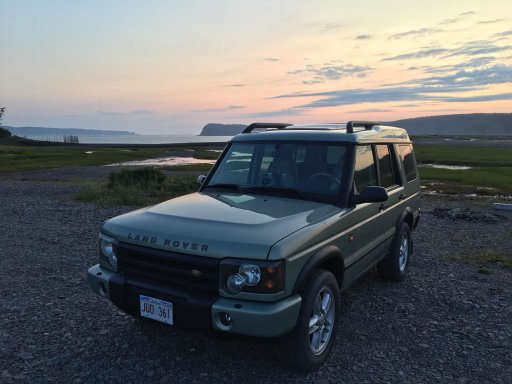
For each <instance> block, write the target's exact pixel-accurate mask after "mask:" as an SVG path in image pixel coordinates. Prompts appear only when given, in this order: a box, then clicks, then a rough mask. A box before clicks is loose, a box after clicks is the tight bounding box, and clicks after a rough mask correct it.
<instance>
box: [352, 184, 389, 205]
mask: <svg viewBox="0 0 512 384" xmlns="http://www.w3.org/2000/svg"><path fill="white" fill-rule="evenodd" d="M388 197H389V196H388V193H387V192H386V189H385V188H384V187H374V186H371V187H364V188H363V190H362V191H361V193H358V194H357V195H355V196H354V202H355V203H356V204H362V203H380V202H382V201H386V200H387V199H388Z"/></svg>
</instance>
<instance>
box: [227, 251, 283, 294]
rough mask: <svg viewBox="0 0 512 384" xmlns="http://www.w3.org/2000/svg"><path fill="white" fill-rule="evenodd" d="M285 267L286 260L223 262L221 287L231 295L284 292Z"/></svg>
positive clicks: (228, 260) (232, 260) (233, 260)
mask: <svg viewBox="0 0 512 384" xmlns="http://www.w3.org/2000/svg"><path fill="white" fill-rule="evenodd" d="M284 265H285V264H284V260H280V261H259V260H250V261H249V260H237V259H226V260H223V261H221V263H220V287H221V289H223V290H224V291H225V292H226V293H230V294H237V293H240V292H242V291H243V292H248V293H249V292H250V293H267V294H273V293H278V292H281V291H284Z"/></svg>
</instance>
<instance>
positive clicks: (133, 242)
mask: <svg viewBox="0 0 512 384" xmlns="http://www.w3.org/2000/svg"><path fill="white" fill-rule="evenodd" d="M198 181H199V182H200V187H199V191H198V192H196V193H192V194H189V195H185V196H181V197H177V198H175V199H172V200H169V201H166V202H163V203H161V204H157V205H155V206H151V207H147V208H143V209H139V210H136V211H134V212H130V213H127V214H124V215H121V216H118V217H114V218H112V219H110V220H108V221H106V222H105V224H104V225H103V228H102V229H101V232H100V235H99V264H97V265H95V266H93V267H91V268H90V269H89V271H88V278H89V283H90V286H91V288H92V290H93V291H94V292H96V293H98V294H100V295H101V296H103V297H106V298H108V299H109V300H110V301H112V302H113V303H114V304H115V305H117V306H118V307H119V308H121V309H122V310H123V311H125V312H127V313H129V314H132V315H135V316H142V317H146V318H150V319H153V320H156V321H160V322H162V323H165V324H167V325H176V326H194V327H198V328H203V329H213V330H216V331H219V332H227V333H233V334H241V335H251V336H259V337H265V338H274V340H275V343H274V345H275V350H276V353H277V356H278V357H279V358H280V359H281V360H282V361H283V362H284V363H286V364H289V365H291V366H293V367H296V368H298V369H302V370H314V369H317V368H318V367H319V366H320V365H321V364H322V363H323V362H324V361H325V359H326V358H327V357H328V355H329V352H330V350H331V348H332V346H333V343H334V340H335V336H336V333H337V331H338V328H339V327H340V325H339V319H340V316H341V314H340V292H343V291H344V290H346V289H347V288H348V287H349V286H350V285H351V284H353V283H354V282H355V281H356V280H357V279H358V278H359V277H361V276H362V275H363V274H364V273H365V272H367V271H368V270H369V269H370V268H372V267H374V266H376V268H377V270H378V272H379V273H380V275H381V276H382V277H383V278H386V279H391V280H397V281H399V280H402V279H404V277H405V276H406V275H407V272H408V270H409V265H410V260H411V255H412V249H413V248H412V240H411V231H413V230H414V229H415V227H416V225H417V223H418V219H419V217H420V208H419V205H420V180H419V177H418V172H417V169H416V162H415V159H414V153H413V147H412V143H411V141H410V139H409V137H408V135H407V133H406V131H405V130H403V129H400V128H395V127H389V126H385V125H380V124H379V123H375V122H364V121H351V122H348V123H347V124H320V125H308V126H293V125H290V124H272V123H254V124H251V125H249V126H248V127H247V128H246V129H245V130H244V131H243V132H242V133H241V134H239V135H237V136H235V137H234V138H233V139H232V140H231V141H230V142H229V143H228V145H227V146H226V148H225V149H224V151H223V152H222V154H221V155H220V157H219V159H218V161H217V162H216V164H215V165H214V166H213V168H212V170H211V171H210V173H209V174H208V176H201V177H200V178H199V180H198Z"/></svg>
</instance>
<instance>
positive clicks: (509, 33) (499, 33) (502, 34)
mask: <svg viewBox="0 0 512 384" xmlns="http://www.w3.org/2000/svg"><path fill="white" fill-rule="evenodd" d="M511 35H512V29H511V30H510V31H504V32H498V33H495V34H494V36H498V37H506V36H511Z"/></svg>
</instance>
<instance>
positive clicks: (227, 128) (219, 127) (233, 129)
mask: <svg viewBox="0 0 512 384" xmlns="http://www.w3.org/2000/svg"><path fill="white" fill-rule="evenodd" d="M245 127H246V125H243V124H216V123H209V124H206V125H205V126H204V127H203V129H202V130H201V133H200V134H199V136H234V135H237V134H239V133H240V132H242V131H243V129H244V128H245Z"/></svg>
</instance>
